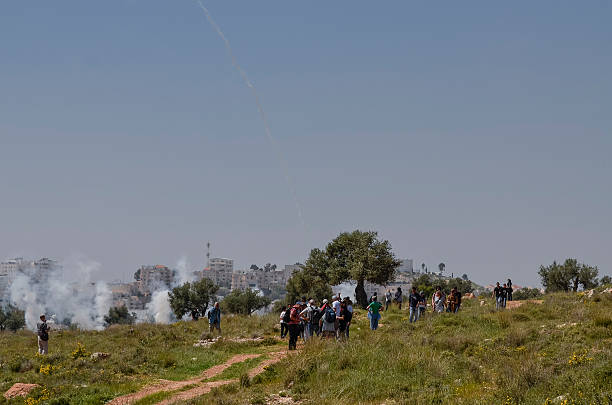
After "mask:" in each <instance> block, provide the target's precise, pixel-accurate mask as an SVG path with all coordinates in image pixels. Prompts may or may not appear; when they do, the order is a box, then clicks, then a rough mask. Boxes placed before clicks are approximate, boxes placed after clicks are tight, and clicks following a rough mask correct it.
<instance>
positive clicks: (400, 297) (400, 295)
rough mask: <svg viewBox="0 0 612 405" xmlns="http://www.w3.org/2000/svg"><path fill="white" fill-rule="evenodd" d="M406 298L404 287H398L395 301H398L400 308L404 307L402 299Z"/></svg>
mask: <svg viewBox="0 0 612 405" xmlns="http://www.w3.org/2000/svg"><path fill="white" fill-rule="evenodd" d="M403 300H404V297H403V293H402V287H397V291H396V292H395V302H397V306H398V308H399V309H400V310H401V309H402V301H403Z"/></svg>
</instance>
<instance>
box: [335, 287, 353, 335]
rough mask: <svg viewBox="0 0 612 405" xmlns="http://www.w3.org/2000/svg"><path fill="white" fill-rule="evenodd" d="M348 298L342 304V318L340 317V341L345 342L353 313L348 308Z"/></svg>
mask: <svg viewBox="0 0 612 405" xmlns="http://www.w3.org/2000/svg"><path fill="white" fill-rule="evenodd" d="M346 306H347V298H346V297H345V298H344V300H343V301H342V302H341V303H340V316H339V317H338V340H344V339H347V338H348V337H347V336H346V330H347V326H348V323H349V322H350V321H351V313H350V312H349V311H348V309H347V308H346Z"/></svg>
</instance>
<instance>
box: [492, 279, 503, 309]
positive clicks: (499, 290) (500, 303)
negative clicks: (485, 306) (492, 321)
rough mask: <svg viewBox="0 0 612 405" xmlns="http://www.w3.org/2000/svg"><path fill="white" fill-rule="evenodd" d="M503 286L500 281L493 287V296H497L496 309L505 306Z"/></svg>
mask: <svg viewBox="0 0 612 405" xmlns="http://www.w3.org/2000/svg"><path fill="white" fill-rule="evenodd" d="M502 292H503V288H502V287H501V286H500V285H499V282H497V284H496V285H495V288H494V289H493V297H494V298H495V309H500V308H503V298H502Z"/></svg>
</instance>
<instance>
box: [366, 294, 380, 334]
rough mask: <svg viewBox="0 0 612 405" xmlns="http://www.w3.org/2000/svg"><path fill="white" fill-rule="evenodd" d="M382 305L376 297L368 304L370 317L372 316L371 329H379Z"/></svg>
mask: <svg viewBox="0 0 612 405" xmlns="http://www.w3.org/2000/svg"><path fill="white" fill-rule="evenodd" d="M373 298H374V297H373ZM382 306H383V305H382V304H381V303H380V302H378V300H377V299H376V298H374V300H373V301H372V302H370V305H368V318H370V329H372V330H376V329H378V320H379V319H380V318H381V315H380V309H381V308H382Z"/></svg>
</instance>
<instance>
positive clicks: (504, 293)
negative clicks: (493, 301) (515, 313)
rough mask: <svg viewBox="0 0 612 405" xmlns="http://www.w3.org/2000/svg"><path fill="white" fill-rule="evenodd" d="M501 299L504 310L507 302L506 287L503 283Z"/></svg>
mask: <svg viewBox="0 0 612 405" xmlns="http://www.w3.org/2000/svg"><path fill="white" fill-rule="evenodd" d="M501 297H502V307H503V308H506V302H507V301H508V286H507V285H506V284H505V283H504V286H503V287H502V291H501Z"/></svg>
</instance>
